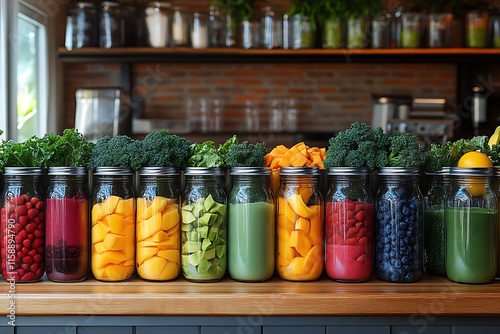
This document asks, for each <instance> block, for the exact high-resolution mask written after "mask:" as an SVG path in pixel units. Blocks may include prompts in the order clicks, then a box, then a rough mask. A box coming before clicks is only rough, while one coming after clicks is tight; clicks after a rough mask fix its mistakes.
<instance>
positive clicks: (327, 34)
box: [323, 17, 342, 49]
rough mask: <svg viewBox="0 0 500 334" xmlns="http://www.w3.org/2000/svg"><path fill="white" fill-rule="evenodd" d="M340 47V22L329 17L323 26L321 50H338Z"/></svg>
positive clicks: (335, 18)
mask: <svg viewBox="0 0 500 334" xmlns="http://www.w3.org/2000/svg"><path fill="white" fill-rule="evenodd" d="M341 47H342V20H341V19H340V17H331V18H329V19H327V20H326V21H325V24H324V26H323V48H324V49H340V48H341Z"/></svg>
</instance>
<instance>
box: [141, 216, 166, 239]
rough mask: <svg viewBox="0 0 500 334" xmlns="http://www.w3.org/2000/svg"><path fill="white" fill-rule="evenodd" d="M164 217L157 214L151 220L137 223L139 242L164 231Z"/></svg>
mask: <svg viewBox="0 0 500 334" xmlns="http://www.w3.org/2000/svg"><path fill="white" fill-rule="evenodd" d="M162 224H163V220H162V215H161V213H157V214H155V215H154V216H152V217H151V218H149V219H146V220H142V221H138V222H137V240H144V239H146V238H148V237H150V236H152V235H153V234H155V233H157V232H159V231H160V230H161V229H162Z"/></svg>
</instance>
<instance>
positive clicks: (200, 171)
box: [184, 167, 224, 176]
mask: <svg viewBox="0 0 500 334" xmlns="http://www.w3.org/2000/svg"><path fill="white" fill-rule="evenodd" d="M184 175H186V176H191V175H208V176H221V175H224V169H223V168H221V167H186V170H185V172H184Z"/></svg>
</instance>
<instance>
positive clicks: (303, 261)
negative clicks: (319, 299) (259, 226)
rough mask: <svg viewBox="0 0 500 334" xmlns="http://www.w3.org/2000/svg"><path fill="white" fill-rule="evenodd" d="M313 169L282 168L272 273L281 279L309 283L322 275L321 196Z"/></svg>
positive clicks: (316, 172)
mask: <svg viewBox="0 0 500 334" xmlns="http://www.w3.org/2000/svg"><path fill="white" fill-rule="evenodd" d="M319 175H320V173H319V169H318V168H316V167H305V168H302V167H282V168H281V171H280V179H281V185H280V188H279V190H278V195H277V209H276V210H277V212H278V213H277V238H276V243H277V245H276V248H277V249H276V251H277V257H276V258H277V263H276V270H277V272H278V275H279V276H280V277H281V278H282V279H286V280H290V281H313V280H316V279H318V278H319V277H320V276H321V274H322V272H323V242H324V240H323V216H324V212H323V206H324V203H323V196H322V195H321V191H320V190H319Z"/></svg>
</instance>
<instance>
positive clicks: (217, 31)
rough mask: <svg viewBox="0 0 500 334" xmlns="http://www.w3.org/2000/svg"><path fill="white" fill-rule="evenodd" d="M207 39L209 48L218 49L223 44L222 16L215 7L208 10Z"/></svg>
mask: <svg viewBox="0 0 500 334" xmlns="http://www.w3.org/2000/svg"><path fill="white" fill-rule="evenodd" d="M208 38H209V43H208V44H209V47H211V48H220V47H222V46H223V45H224V44H225V43H224V16H223V15H222V14H221V12H220V11H219V9H218V8H217V7H216V6H210V7H209V10H208Z"/></svg>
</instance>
